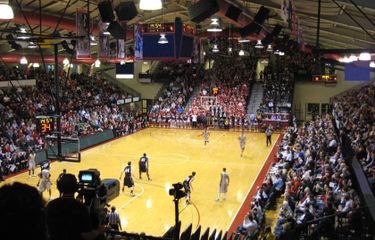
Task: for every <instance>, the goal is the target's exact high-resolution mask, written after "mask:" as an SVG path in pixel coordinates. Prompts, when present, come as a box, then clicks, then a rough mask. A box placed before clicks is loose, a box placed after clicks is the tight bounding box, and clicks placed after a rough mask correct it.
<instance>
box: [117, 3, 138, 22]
mask: <svg viewBox="0 0 375 240" xmlns="http://www.w3.org/2000/svg"><path fill="white" fill-rule="evenodd" d="M115 11H116V15H117V19H118V20H119V21H130V20H132V19H133V18H135V17H136V16H137V14H138V11H137V8H136V6H135V3H134V2H122V3H120V4H119V5H117V7H116V8H115Z"/></svg>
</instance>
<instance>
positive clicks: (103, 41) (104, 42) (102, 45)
mask: <svg viewBox="0 0 375 240" xmlns="http://www.w3.org/2000/svg"><path fill="white" fill-rule="evenodd" d="M107 27H108V24H107V23H103V22H102V21H101V20H99V22H98V29H99V42H98V54H99V58H107V57H109V35H105V34H104V32H105V31H106V30H107Z"/></svg>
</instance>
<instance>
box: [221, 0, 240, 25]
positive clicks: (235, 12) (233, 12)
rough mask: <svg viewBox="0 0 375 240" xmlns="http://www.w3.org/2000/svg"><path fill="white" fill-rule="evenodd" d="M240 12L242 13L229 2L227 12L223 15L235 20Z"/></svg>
mask: <svg viewBox="0 0 375 240" xmlns="http://www.w3.org/2000/svg"><path fill="white" fill-rule="evenodd" d="M241 13H242V10H241V9H239V8H238V7H236V6H234V5H232V4H231V5H230V6H229V7H228V9H227V12H226V13H225V16H226V17H228V18H230V19H232V20H233V21H236V22H237V20H238V17H239V16H240V14H241Z"/></svg>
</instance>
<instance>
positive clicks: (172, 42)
mask: <svg viewBox="0 0 375 240" xmlns="http://www.w3.org/2000/svg"><path fill="white" fill-rule="evenodd" d="M161 33H164V34H165V37H166V39H167V40H168V43H166V44H158V40H159V39H160V34H161ZM194 34H195V28H194V27H193V26H191V25H188V24H185V23H182V21H181V20H175V22H166V23H147V24H136V25H135V26H134V39H135V41H134V44H135V46H134V50H135V54H134V56H135V60H136V61H137V60H138V61H144V60H146V61H147V60H151V61H157V60H159V61H160V60H176V59H188V58H191V56H192V55H193V46H194Z"/></svg>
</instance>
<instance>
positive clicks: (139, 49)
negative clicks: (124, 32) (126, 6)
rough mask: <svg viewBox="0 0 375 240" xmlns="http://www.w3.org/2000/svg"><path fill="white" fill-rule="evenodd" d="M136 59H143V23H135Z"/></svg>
mask: <svg viewBox="0 0 375 240" xmlns="http://www.w3.org/2000/svg"><path fill="white" fill-rule="evenodd" d="M134 39H135V41H134V45H135V46H134V59H135V60H142V59H143V38H142V25H141V24H134Z"/></svg>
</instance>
